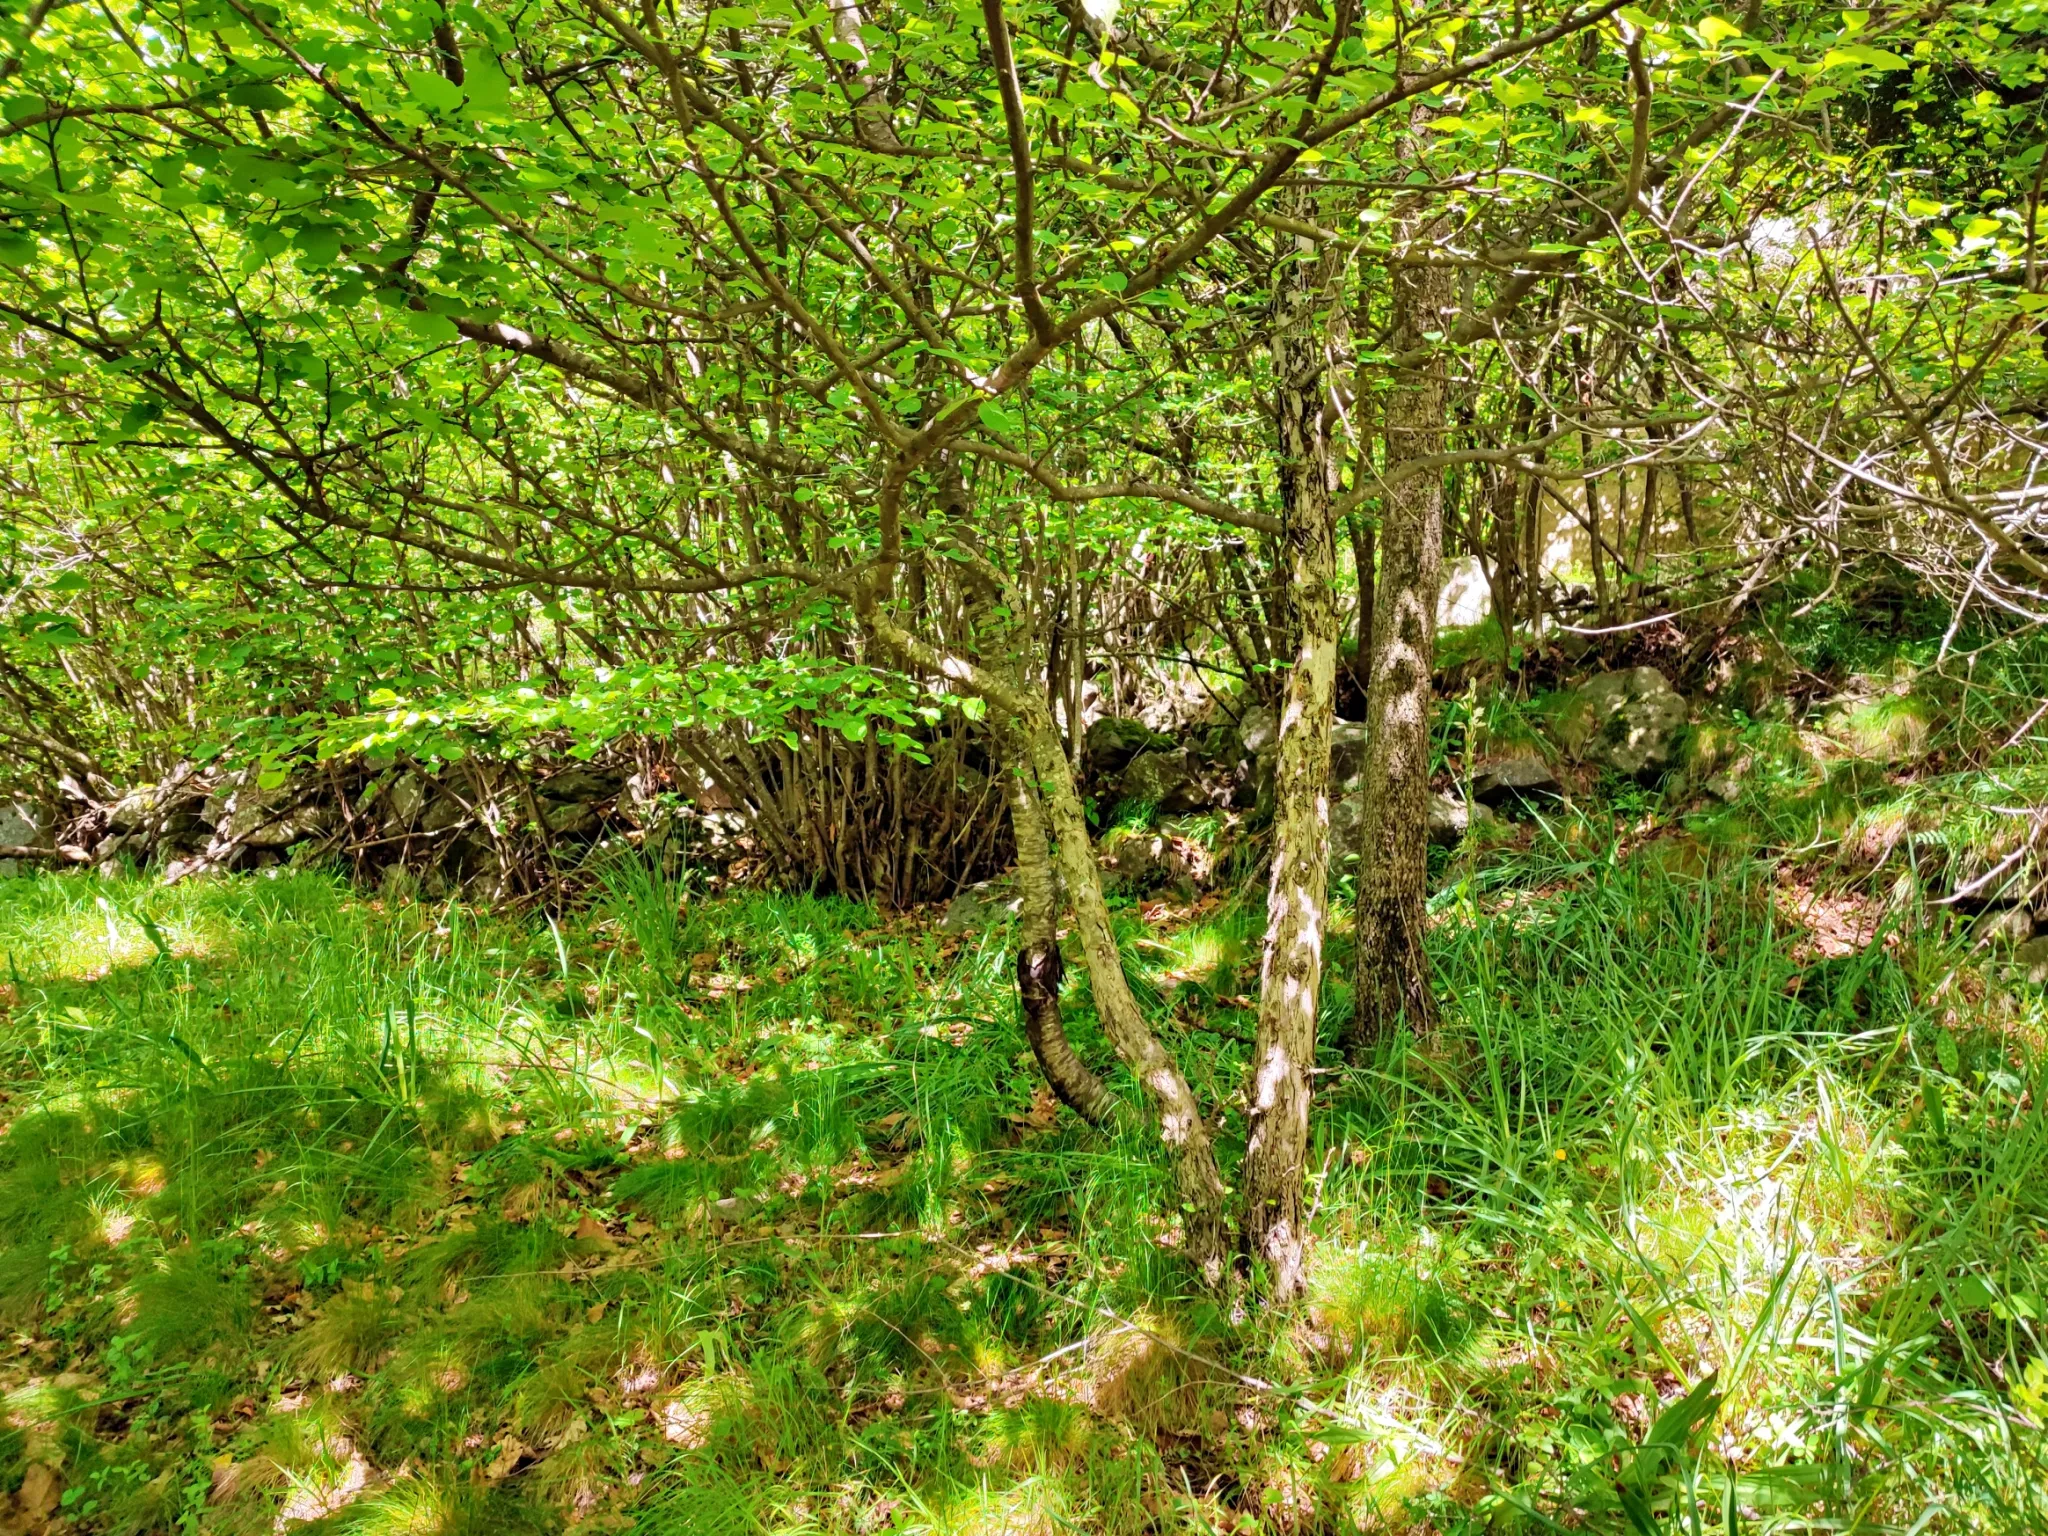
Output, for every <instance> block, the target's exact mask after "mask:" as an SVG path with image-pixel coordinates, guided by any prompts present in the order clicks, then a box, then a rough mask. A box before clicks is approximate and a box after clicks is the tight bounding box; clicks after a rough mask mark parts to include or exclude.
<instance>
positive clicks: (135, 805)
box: [107, 784, 157, 832]
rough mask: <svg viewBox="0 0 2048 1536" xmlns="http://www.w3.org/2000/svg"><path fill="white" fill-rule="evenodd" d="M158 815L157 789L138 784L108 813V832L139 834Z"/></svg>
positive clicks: (152, 785) (152, 786)
mask: <svg viewBox="0 0 2048 1536" xmlns="http://www.w3.org/2000/svg"><path fill="white" fill-rule="evenodd" d="M156 813H157V787H156V786H155V785H154V784H138V785H137V786H136V787H135V788H133V789H131V790H129V791H128V793H126V794H125V795H123V796H122V797H121V798H120V799H118V800H116V801H115V802H114V805H113V809H112V810H110V811H108V812H107V830H108V831H110V832H139V831H141V830H142V828H143V827H144V826H145V825H146V824H147V823H149V822H150V821H152V820H154V819H155V817H156Z"/></svg>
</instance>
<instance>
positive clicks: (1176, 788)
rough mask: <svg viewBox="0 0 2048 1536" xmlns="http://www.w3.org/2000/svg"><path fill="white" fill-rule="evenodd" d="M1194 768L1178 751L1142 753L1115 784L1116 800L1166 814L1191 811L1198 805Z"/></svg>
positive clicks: (1133, 760) (1183, 753)
mask: <svg viewBox="0 0 2048 1536" xmlns="http://www.w3.org/2000/svg"><path fill="white" fill-rule="evenodd" d="M1197 788H1198V786H1197V784H1196V780H1195V772H1194V765H1193V764H1191V763H1190V762H1189V761H1188V756H1187V754H1186V753H1185V752H1181V751H1171V752H1167V751H1159V752H1141V753H1139V754H1138V755H1137V756H1136V757H1134V758H1132V759H1131V763H1130V766H1129V767H1128V768H1126V769H1124V771H1123V775H1122V777H1121V778H1119V779H1118V780H1117V785H1116V792H1117V796H1118V798H1119V799H1122V800H1127V801H1135V802H1142V803H1144V804H1147V805H1154V806H1157V807H1158V808H1159V809H1160V810H1162V811H1166V812H1169V813H1171V812H1176V811H1191V810H1193V809H1194V808H1195V807H1196V806H1197V805H1199V804H1200V803H1201V797H1200V795H1199V794H1198V793H1197Z"/></svg>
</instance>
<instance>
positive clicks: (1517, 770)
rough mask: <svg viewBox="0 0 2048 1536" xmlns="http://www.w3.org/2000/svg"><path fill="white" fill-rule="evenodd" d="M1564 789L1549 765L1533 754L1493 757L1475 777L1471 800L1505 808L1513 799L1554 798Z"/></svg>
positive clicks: (1481, 766) (1480, 766)
mask: <svg viewBox="0 0 2048 1536" xmlns="http://www.w3.org/2000/svg"><path fill="white" fill-rule="evenodd" d="M1562 788H1563V786H1562V785H1560V784H1559V783H1558V781H1557V774H1556V773H1555V772H1554V771H1553V770H1552V768H1551V766H1550V764H1549V763H1547V762H1545V761H1544V760H1543V759H1542V758H1540V757H1538V756H1537V755H1536V754H1535V753H1533V752H1525V753H1520V754H1517V755H1516V756H1513V757H1497V758H1494V759H1492V760H1491V761H1490V762H1484V763H1481V764H1480V765H1479V767H1478V769H1477V770H1476V771H1475V772H1474V773H1473V775H1472V798H1473V799H1475V800H1477V801H1478V802H1479V803H1480V804H1482V805H1505V804H1506V803H1508V802H1509V801H1511V800H1524V799H1531V798H1536V797H1543V798H1549V799H1554V798H1556V796H1557V795H1558V794H1559V793H1560V792H1561V790H1562Z"/></svg>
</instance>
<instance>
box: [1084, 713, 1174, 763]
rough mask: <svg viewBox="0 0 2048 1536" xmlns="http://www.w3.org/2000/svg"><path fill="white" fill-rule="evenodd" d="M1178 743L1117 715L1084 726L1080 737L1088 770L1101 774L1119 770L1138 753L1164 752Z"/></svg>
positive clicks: (1169, 737) (1145, 725) (1141, 723)
mask: <svg viewBox="0 0 2048 1536" xmlns="http://www.w3.org/2000/svg"><path fill="white" fill-rule="evenodd" d="M1179 745H1180V743H1179V742H1177V741H1175V740H1174V739H1173V738H1172V737H1171V736H1162V735H1160V734H1159V732H1157V731H1155V730H1153V729H1152V727H1151V726H1149V725H1147V724H1145V722H1144V721H1142V720H1126V719H1123V718H1121V717H1119V716H1117V715H1104V716H1103V717H1102V718H1101V719H1100V720H1097V721H1096V722H1095V723H1094V724H1093V725H1091V726H1089V727H1088V733H1087V735H1086V736H1084V737H1083V738H1082V750H1083V752H1084V753H1085V755H1086V757H1087V760H1088V767H1089V769H1090V770H1091V771H1092V772H1094V773H1097V774H1101V775H1104V776H1107V775H1109V774H1113V773H1117V772H1120V771H1121V770H1122V769H1124V768H1125V767H1127V766H1128V765H1129V764H1130V762H1131V761H1132V759H1134V758H1136V757H1137V756H1138V755H1139V754H1141V753H1147V752H1168V751H1172V750H1174V749H1176V748H1178V747H1179Z"/></svg>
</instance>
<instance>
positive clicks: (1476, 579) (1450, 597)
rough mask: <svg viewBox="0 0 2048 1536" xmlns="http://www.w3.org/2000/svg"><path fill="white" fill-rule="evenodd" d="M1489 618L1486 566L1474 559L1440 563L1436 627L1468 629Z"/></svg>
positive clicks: (1489, 589) (1489, 588)
mask: <svg viewBox="0 0 2048 1536" xmlns="http://www.w3.org/2000/svg"><path fill="white" fill-rule="evenodd" d="M1492 616H1493V588H1492V586H1491V585H1490V584H1489V583H1488V582H1487V580H1486V564H1485V562H1484V561H1482V560H1481V559H1480V558H1479V557H1478V556H1477V555H1467V556H1465V558H1464V559H1462V560H1447V561H1445V562H1444V584H1443V586H1442V588H1440V589H1439V590H1438V592H1437V598H1436V627H1437V628H1438V629H1440V630H1441V629H1470V628H1471V627H1472V626H1473V625H1474V624H1483V623H1485V622H1486V621H1487V620H1488V619H1489V618H1491V617H1492Z"/></svg>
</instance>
